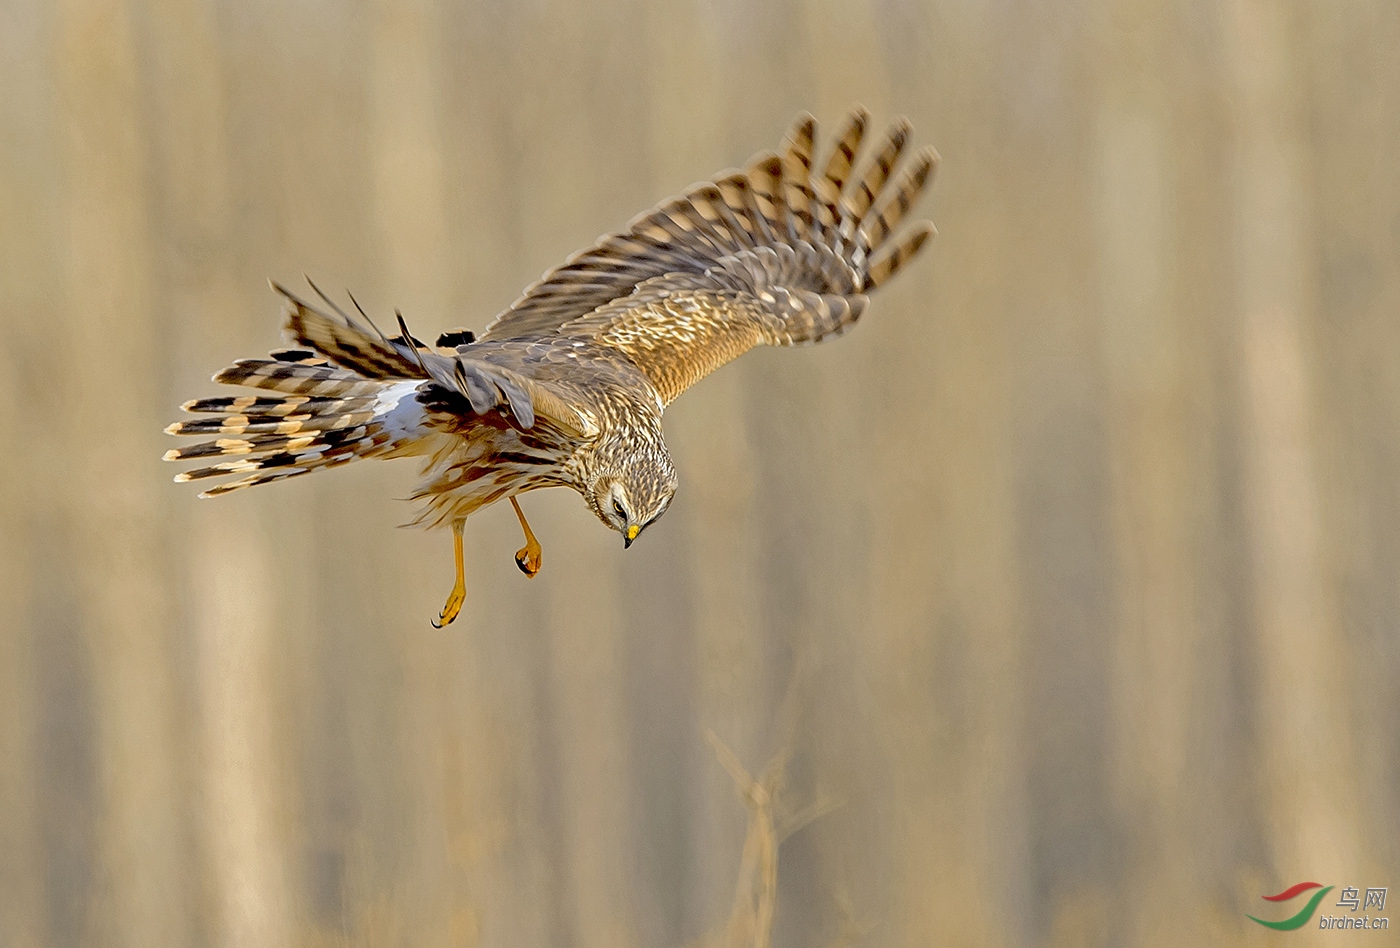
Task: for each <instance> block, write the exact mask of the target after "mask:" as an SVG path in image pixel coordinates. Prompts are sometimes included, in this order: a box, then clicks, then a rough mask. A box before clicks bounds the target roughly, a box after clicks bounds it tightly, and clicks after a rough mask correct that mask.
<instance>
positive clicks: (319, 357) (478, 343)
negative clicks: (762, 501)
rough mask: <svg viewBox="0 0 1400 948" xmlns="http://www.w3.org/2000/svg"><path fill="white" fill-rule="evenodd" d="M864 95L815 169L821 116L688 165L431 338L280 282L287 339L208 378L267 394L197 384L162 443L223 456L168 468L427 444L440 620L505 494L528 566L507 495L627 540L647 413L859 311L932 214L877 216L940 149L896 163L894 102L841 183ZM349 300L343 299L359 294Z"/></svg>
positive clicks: (900, 127) (659, 446) (903, 206)
mask: <svg viewBox="0 0 1400 948" xmlns="http://www.w3.org/2000/svg"><path fill="white" fill-rule="evenodd" d="M867 120H868V114H867V113H866V112H865V111H864V110H863V109H858V110H856V112H855V113H854V114H852V115H851V117H850V118H849V120H848V121H847V124H846V127H845V129H844V130H843V131H842V133H841V136H840V138H838V139H837V141H836V145H835V147H834V148H832V150H831V153H830V155H829V156H828V157H827V158H826V160H825V162H824V164H822V165H821V171H820V173H816V174H814V173H813V172H812V150H813V135H814V132H815V130H816V123H815V121H814V120H813V119H812V117H811V116H809V115H803V116H801V117H799V118H798V120H797V122H796V124H795V125H794V126H793V128H792V131H791V132H789V133H788V136H787V139H786V141H785V142H784V144H783V148H782V152H781V153H780V154H774V153H772V152H765V153H763V154H760V155H758V156H756V157H755V158H754V159H753V160H752V161H751V162H750V163H749V166H748V168H747V169H746V170H744V171H739V172H734V171H731V172H725V173H723V174H721V175H719V176H717V177H716V178H714V179H713V180H712V181H707V182H704V183H702V184H698V185H695V186H693V187H691V188H690V189H689V190H687V191H686V192H685V193H684V194H683V195H681V196H680V197H677V198H673V199H672V200H669V201H666V202H665V203H663V204H661V205H659V206H658V207H657V208H656V209H654V210H652V211H650V212H648V213H646V214H643V215H642V216H640V217H638V218H636V219H635V220H634V221H633V222H632V223H631V224H630V225H629V226H628V227H627V229H626V230H624V231H622V232H620V233H616V234H610V235H608V236H605V237H602V238H600V239H599V240H598V242H597V243H596V244H594V245H593V246H592V247H590V248H588V249H587V250H584V251H581V252H580V253H577V254H575V255H574V256H573V257H570V258H569V260H567V261H566V262H565V263H564V264H563V265H562V266H559V267H557V268H555V269H553V270H551V271H549V272H548V273H546V274H545V275H544V277H543V278H542V279H541V280H540V281H539V282H538V283H536V284H534V285H533V286H531V287H530V288H529V289H527V290H526V291H525V293H524V295H523V296H521V297H520V299H518V300H516V301H515V302H514V303H513V304H511V306H510V308H509V309H507V310H506V311H505V312H503V313H501V314H500V315H499V316H497V317H496V318H495V319H494V320H493V321H492V322H491V324H490V325H489V326H487V328H486V331H485V332H484V333H483V334H482V336H481V337H480V338H479V339H478V338H474V337H473V335H472V333H470V332H467V331H465V330H458V331H455V332H450V333H446V334H444V335H443V336H441V337H440V338H439V339H438V340H437V344H436V345H435V346H431V347H430V346H426V345H424V344H423V343H421V342H419V341H418V340H417V339H415V338H413V336H412V335H411V334H410V333H409V331H408V327H407V326H406V325H405V324H404V321H403V317H402V316H399V318H398V330H399V335H396V336H393V337H389V336H385V335H384V334H383V333H381V332H380V331H379V330H378V328H377V327H374V325H373V323H372V322H371V321H370V320H369V317H368V316H367V315H365V313H364V311H363V310H360V309H359V307H358V304H357V305H356V309H357V310H359V313H360V315H361V316H362V317H364V320H365V322H367V323H369V326H368V327H367V326H366V325H364V324H363V323H361V322H360V321H359V320H357V319H355V318H353V317H352V316H350V315H348V314H347V313H345V312H344V311H343V310H342V309H340V307H338V306H336V305H335V304H334V303H333V302H331V300H330V299H329V298H328V297H326V296H325V294H322V293H321V292H320V290H319V289H317V288H316V287H315V286H314V285H313V286H312V289H313V290H314V291H315V292H316V294H317V295H318V296H320V298H321V300H322V302H324V303H325V305H326V306H327V307H328V308H329V309H331V310H333V311H334V315H331V314H329V313H327V312H324V311H322V310H320V309H317V308H316V307H314V306H312V305H310V304H308V303H306V302H304V301H303V300H300V299H298V298H297V297H295V296H293V295H292V294H291V293H289V292H287V291H286V290H285V289H282V288H281V287H280V286H277V285H276V284H273V288H274V289H275V290H277V291H278V292H279V293H281V294H282V295H283V296H284V297H286V300H287V304H288V314H287V325H286V330H287V333H288V335H290V336H291V338H292V339H294V340H295V342H296V343H297V345H298V346H304V347H306V348H297V349H283V350H278V351H274V352H273V353H271V356H270V358H267V359H243V360H240V361H238V362H235V363H234V364H233V365H232V366H230V367H229V368H227V369H224V370H223V371H222V372H220V373H219V374H218V375H216V376H214V381H215V382H226V383H229V384H233V385H245V386H249V387H251V388H257V389H263V390H266V391H268V392H270V393H277V394H266V395H244V396H226V397H221V398H203V399H199V400H196V401H192V402H188V403H186V404H185V405H184V409H185V410H186V411H190V412H195V413H198V414H212V415H214V416H215V417H212V418H200V419H196V420H192V421H182V422H177V423H175V424H173V425H171V426H170V427H169V428H168V429H166V430H167V431H168V432H169V433H171V434H176V435H213V436H215V440H212V441H206V442H204V443H202V444H197V445H195V446H194V447H189V448H181V449H177V450H172V451H169V452H167V453H166V455H165V457H166V459H167V460H172V461H174V460H189V459H194V458H211V457H223V456H232V457H231V459H230V460H226V461H222V462H220V463H217V464H214V465H212V466H210V467H201V468H198V469H197V470H191V471H185V472H184V473H182V474H179V475H177V476H176V478H175V479H176V480H177V481H192V480H202V479H204V478H208V477H217V476H219V475H224V474H232V475H244V476H242V477H240V478H238V479H236V480H232V481H226V482H224V483H220V484H217V485H215V486H213V487H211V488H210V489H209V490H207V491H205V492H204V493H203V494H201V495H200V496H201V497H212V496H215V495H218V494H225V493H228V492H229V491H233V490H238V489H239V488H241V487H251V486H253V485H255V484H266V483H269V482H271V481H276V480H282V479H284V478H288V477H296V476H297V475H299V474H306V473H309V472H311V471H315V470H320V469H322V468H329V467H335V466H336V465H339V464H345V463H347V462H349V461H353V460H355V459H357V458H395V457H410V456H416V457H424V458H426V459H427V460H426V462H425V464H424V468H423V480H422V482H421V483H420V484H419V485H418V488H417V490H416V491H415V492H414V494H413V497H414V498H415V499H422V500H424V501H426V505H425V506H424V509H423V510H422V512H421V513H420V514H419V515H418V517H417V518H416V520H415V521H414V522H415V523H417V524H421V525H425V526H430V527H436V526H441V525H444V524H446V525H448V526H450V527H451V528H452V534H453V546H454V551H455V553H456V562H457V581H456V584H455V585H454V586H453V588H452V593H451V595H450V596H449V597H448V599H447V603H446V605H444V606H443V608H442V613H441V615H440V616H439V617H438V619H439V621H438V623H434V624H437V625H446V624H447V623H449V622H451V621H452V620H453V619H455V618H456V617H457V613H458V612H459V611H460V610H461V607H462V602H463V599H464V598H465V595H466V582H465V578H464V576H463V570H462V527H463V524H464V523H465V521H466V519H467V517H468V516H469V515H470V514H471V513H472V512H473V511H475V510H477V509H478V508H480V507H483V506H485V505H487V504H490V503H494V502H495V501H497V500H500V499H501V498H502V497H505V498H509V499H510V502H511V504H512V506H514V507H515V512H516V515H517V516H518V517H519V518H520V526H521V527H522V528H523V529H524V532H525V546H524V548H523V549H521V550H520V551H519V552H518V553H516V555H515V561H516V563H517V564H519V566H520V568H521V570H523V571H524V572H525V574H526V575H527V576H534V575H535V573H537V572H538V571H539V568H540V545H539V543H538V542H537V541H536V540H535V536H534V534H533V533H532V532H531V530H530V526H529V524H528V523H527V522H526V520H525V515H524V513H523V512H522V511H521V509H520V504H519V502H518V501H517V500H516V495H517V494H522V493H524V492H525V491H529V490H535V489H536V488H540V487H572V488H573V489H574V490H576V491H578V492H579V493H580V494H582V495H583V499H584V501H585V502H587V504H588V506H589V508H590V509H591V510H592V511H593V512H594V513H595V514H596V515H597V516H598V519H599V520H601V521H603V523H604V524H605V525H607V526H608V527H610V528H611V529H613V530H616V531H617V532H618V533H621V534H622V536H623V538H624V544H625V545H626V546H631V544H632V541H634V540H635V539H637V536H638V534H640V533H641V532H642V531H643V530H644V529H646V527H647V526H648V525H650V524H651V523H653V522H654V521H655V520H656V519H657V518H658V517H660V516H661V515H662V514H663V513H665V512H666V507H667V505H668V504H670V502H671V497H672V495H673V494H674V493H675V491H676V472H675V469H674V468H673V467H672V465H671V455H670V452H668V451H667V449H666V442H665V439H664V438H663V437H662V433H661V415H662V412H663V410H664V409H665V407H666V406H667V405H668V404H670V403H671V401H672V400H673V399H675V398H676V396H678V395H680V394H681V392H683V391H685V390H686V389H687V388H689V387H690V386H691V385H692V384H694V383H695V382H697V381H699V380H700V379H701V378H703V377H705V376H706V375H708V374H709V373H710V372H712V371H714V370H715V369H717V368H719V367H720V366H721V365H724V364H725V363H726V362H729V361H730V360H732V359H734V358H736V357H738V356H740V355H742V354H743V353H745V352H747V351H748V350H749V349H752V348H753V347H755V346H758V345H763V344H766V345H772V346H790V345H800V344H804V343H815V342H820V341H822V340H823V339H826V338H828V337H830V336H835V335H839V334H840V333H842V332H844V331H845V330H847V329H849V328H850V327H851V326H852V325H854V324H855V322H856V320H857V319H859V318H860V315H861V313H862V312H864V310H865V306H866V303H867V302H868V300H869V296H868V294H869V293H870V291H871V290H873V289H875V288H876V287H877V286H880V285H881V284H882V283H884V282H885V281H887V280H888V279H889V278H890V277H892V276H893V275H894V274H895V272H896V271H898V270H899V269H900V267H902V266H903V265H904V264H905V263H907V262H908V261H909V260H910V259H911V258H912V257H913V256H914V255H915V254H916V253H917V252H918V250H919V248H920V247H921V246H922V245H923V243H924V241H925V240H926V239H927V238H928V237H929V236H930V235H931V234H932V233H933V232H934V229H933V225H932V224H930V223H928V222H927V221H925V222H921V223H919V224H917V225H915V226H914V227H912V228H911V229H910V230H909V231H908V233H907V234H906V235H905V236H904V237H903V238H902V239H900V240H898V241H890V240H889V238H890V235H891V233H892V231H893V230H894V228H895V227H896V226H898V224H899V222H900V221H901V220H902V219H903V217H904V215H905V214H906V212H908V210H909V208H910V206H911V205H912V204H913V203H914V201H915V199H916V198H917V197H918V196H919V192H920V191H921V190H922V189H923V186H924V182H925V181H926V180H927V178H928V177H929V174H930V172H931V171H932V170H933V168H934V165H935V164H936V162H937V160H938V155H937V153H936V152H934V151H933V149H931V148H930V149H925V150H922V151H920V152H918V153H917V154H916V155H914V156H913V158H912V159H911V160H910V161H909V162H908V165H907V167H906V169H905V170H904V172H903V173H902V174H901V175H900V177H899V178H898V179H897V180H896V181H895V182H894V183H893V184H890V180H891V172H892V170H893V169H894V166H895V164H896V163H897V162H898V161H899V157H900V154H901V153H902V152H903V151H904V147H905V143H906V141H907V139H908V137H909V124H908V122H906V121H903V120H901V121H898V122H896V123H895V124H894V126H893V128H891V130H890V131H889V132H888V134H886V136H885V137H884V138H883V139H882V140H881V141H880V143H879V145H878V148H877V150H876V152H875V154H874V157H873V158H871V159H870V161H869V162H868V163H867V167H866V168H865V170H864V172H863V174H861V175H860V177H859V178H858V179H855V183H854V184H853V185H852V186H851V187H849V188H848V187H846V184H847V178H848V177H849V176H850V174H851V170H852V166H853V164H854V161H855V155H856V152H857V149H858V148H859V147H860V143H861V139H862V137H863V136H864V134H865V128H866V122H867ZM352 302H353V298H352Z"/></svg>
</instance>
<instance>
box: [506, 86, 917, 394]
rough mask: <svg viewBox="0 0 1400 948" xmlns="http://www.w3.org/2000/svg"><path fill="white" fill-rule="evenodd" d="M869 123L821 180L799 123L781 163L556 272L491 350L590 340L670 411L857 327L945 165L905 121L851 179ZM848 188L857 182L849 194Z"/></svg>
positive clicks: (528, 297) (755, 164)
mask: <svg viewBox="0 0 1400 948" xmlns="http://www.w3.org/2000/svg"><path fill="white" fill-rule="evenodd" d="M868 119H869V116H868V114H867V113H866V112H865V111H864V110H863V109H859V110H857V111H856V112H855V113H853V114H852V115H851V117H850V119H849V120H848V122H847V124H846V127H845V129H844V130H843V132H842V134H841V136H840V137H839V138H838V139H837V140H836V144H835V145H834V147H833V148H832V149H831V152H830V154H829V156H828V157H827V158H826V160H825V162H824V164H823V165H822V170H821V171H820V173H814V172H813V165H812V155H813V150H814V139H815V132H816V122H815V120H814V119H813V118H812V117H811V116H810V115H803V116H801V117H799V118H798V120H797V122H796V124H794V126H793V128H792V130H791V131H790V132H789V133H788V136H787V139H786V141H785V142H784V145H783V150H782V153H781V154H775V153H772V152H767V153H763V154H759V155H757V156H756V157H755V158H754V159H753V160H752V161H751V162H750V163H749V166H748V168H747V169H746V170H745V171H742V172H727V173H725V174H722V175H720V176H718V177H717V178H715V179H714V180H712V181H708V182H704V183H702V184H698V185H695V186H693V187H691V188H690V189H688V190H687V191H686V192H685V193H684V194H683V195H681V196H679V197H676V198H673V199H671V200H669V201H666V202H664V203H663V204H661V205H659V206H658V207H656V208H655V209H654V210H652V211H650V212H648V213H646V214H643V215H641V216H640V217H638V218H637V219H635V220H634V221H633V222H632V223H631V225H629V227H628V228H627V230H626V231H624V232H621V233H617V234H610V235H607V236H605V237H602V238H600V239H599V241H598V242H597V243H596V244H595V245H594V246H592V247H590V248H588V249H587V250H584V251H581V252H580V253H577V254H575V255H574V256H573V257H571V258H569V260H568V261H566V262H565V263H564V264H563V265H562V266H559V267H557V268H555V269H554V270H551V271H550V272H549V273H547V274H545V276H544V277H543V278H542V279H541V280H540V281H539V282H538V283H535V284H534V285H533V286H531V287H529V288H528V289H527V290H526V291H525V293H524V295H523V296H521V298H520V299H518V300H516V302H515V303H513V304H512V305H511V307H510V308H509V309H508V310H506V311H505V312H503V313H501V314H500V315H499V316H497V317H496V319H495V320H493V321H492V323H491V325H490V326H488V327H487V330H486V333H485V335H484V336H483V340H485V341H504V340H526V339H529V340H536V341H538V340H543V339H547V338H549V337H551V336H564V337H572V338H578V339H590V340H594V341H598V342H602V343H604V344H608V345H612V346H615V347H616V348H618V349H619V350H621V351H622V352H623V353H625V354H626V355H627V356H628V358H630V359H631V361H632V362H633V363H634V364H636V365H637V367H638V368H639V369H641V370H642V372H643V373H645V374H646V376H647V377H648V379H649V380H650V381H651V382H652V384H653V385H654V386H655V387H656V389H657V391H658V393H659V394H660V395H661V398H662V401H663V402H665V403H670V402H671V401H672V400H673V399H674V398H676V396H678V395H679V394H680V393H681V392H683V391H684V390H685V389H686V388H687V387H689V386H690V385H692V384H694V383H695V382H696V381H698V380H699V379H701V378H703V377H704V376H705V375H707V374H708V373H709V372H711V371H713V370H714V369H716V368H718V367H719V366H721V365H723V364H724V363H726V362H728V361H730V360H731V359H734V358H736V357H738V356H739V355H741V354H742V353H744V352H746V351H748V350H749V349H751V348H753V347H754V346H757V345H761V344H768V345H799V344H804V343H814V342H820V341H821V340H823V339H825V338H827V337H829V336H834V335H838V334H840V333H841V332H844V331H845V330H846V329H848V328H850V326H852V325H853V324H854V323H855V322H856V320H857V319H859V318H860V315H861V313H862V312H863V311H864V309H865V306H866V303H867V302H868V299H869V297H868V294H869V293H870V291H871V290H873V289H875V288H876V287H878V286H880V285H881V284H882V283H884V282H886V281H887V280H889V279H890V278H891V277H892V276H894V274H895V273H896V272H898V270H899V269H900V268H901V267H902V266H903V265H904V264H905V263H907V262H908V261H909V260H910V259H912V258H913V256H914V255H915V254H917V253H918V251H919V249H920V247H922V245H923V243H924V241H925V240H927V239H928V237H929V236H930V235H932V234H933V233H934V228H933V225H932V224H931V223H929V222H928V221H921V222H919V223H917V224H915V225H914V226H913V227H911V228H910V229H909V231H908V232H907V233H906V234H905V235H904V236H903V237H902V238H901V239H899V240H896V241H892V240H890V237H891V235H892V234H893V232H894V230H895V228H896V227H898V225H899V224H900V222H901V221H902V220H903V219H904V216H905V215H906V214H907V213H908V211H909V209H910V207H911V206H912V205H913V203H914V202H915V200H917V198H918V196H919V194H920V192H921V191H922V190H923V187H924V184H925V182H926V181H927V180H928V178H929V175H930V174H931V173H932V171H933V170H934V168H935V166H936V164H937V161H938V155H937V153H936V152H935V151H934V150H933V149H932V148H926V149H923V150H921V151H919V152H918V153H917V154H915V155H914V157H913V158H912V159H911V160H910V161H909V162H908V163H907V167H906V168H905V169H904V171H903V172H902V173H901V174H900V175H899V177H898V178H895V179H892V173H893V171H894V168H895V165H896V164H897V163H898V162H899V159H900V156H901V154H902V153H903V152H904V149H905V145H906V143H907V142H908V138H909V130H910V129H909V123H908V122H907V121H904V120H900V121H897V122H896V123H895V124H894V126H893V127H892V128H891V129H890V131H889V132H888V134H886V136H885V137H884V139H883V140H882V141H881V142H880V144H879V146H878V147H877V149H876V151H875V154H874V155H873V157H871V158H870V159H869V161H868V162H867V163H866V167H865V169H864V171H863V173H862V174H861V175H860V176H859V177H858V178H856V179H851V181H848V179H850V178H851V171H852V169H853V166H854V164H855V158H856V153H857V151H858V149H859V148H860V144H861V140H862V138H863V137H864V135H865V129H866V124H867V122H868ZM852 182H853V183H852Z"/></svg>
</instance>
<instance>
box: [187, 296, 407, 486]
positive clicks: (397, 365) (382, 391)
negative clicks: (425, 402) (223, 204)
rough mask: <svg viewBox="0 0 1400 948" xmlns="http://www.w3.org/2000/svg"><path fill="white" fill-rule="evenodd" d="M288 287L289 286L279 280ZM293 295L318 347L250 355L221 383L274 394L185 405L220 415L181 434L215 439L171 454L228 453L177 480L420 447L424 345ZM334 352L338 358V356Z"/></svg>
mask: <svg viewBox="0 0 1400 948" xmlns="http://www.w3.org/2000/svg"><path fill="white" fill-rule="evenodd" d="M279 289H280V288H279ZM283 292H284V295H287V297H288V299H289V300H290V301H291V304H292V305H291V309H290V310H289V314H288V327H287V328H288V330H289V332H290V333H291V335H292V336H293V337H294V338H295V339H296V340H297V341H298V342H301V343H303V344H304V345H309V346H312V347H314V349H315V351H312V350H311V349H281V350H277V351H275V352H273V353H271V354H270V356H269V357H268V358H266V359H241V360H239V361H238V362H235V363H234V364H233V365H231V366H229V367H228V368H226V369H224V370H223V371H221V372H220V373H219V374H218V375H215V376H214V381H215V382H222V383H225V384H229V385H243V386H247V387H249V388H256V389H262V390H264V391H265V392H266V394H258V395H237V396H221V397H218V398H201V399H196V400H194V401H191V402H186V403H185V404H184V406H182V407H183V408H184V410H185V411H188V412H192V413H194V414H197V415H207V416H210V417H201V418H196V419H193V420H190V421H178V422H176V423H175V424H173V425H171V426H170V427H168V428H166V429H165V430H166V432H167V433H169V434H173V435H198V436H205V437H210V436H212V440H207V441H202V442H200V443H199V444H196V445H193V446H192V447H188V448H175V449H173V450H171V451H167V452H166V454H165V459H166V460H167V461H188V460H194V459H198V458H227V459H228V460H221V461H219V462H218V463H216V464H212V465H209V466H207V467H200V468H196V469H194V470H190V471H184V472H182V473H180V474H177V475H176V476H175V480H177V481H195V480H203V479H206V478H212V477H221V476H224V475H238V474H241V475H244V476H242V477H240V478H238V479H236V480H231V481H226V482H224V483H221V484H216V485H214V486H212V487H210V488H209V489H208V490H206V491H204V492H203V493H202V494H200V496H201V497H214V496H217V495H219V494H227V493H229V492H230V491H235V490H239V489H240V488H244V487H253V486H255V485H257V484H267V483H270V482H272V481H279V480H285V479H286V478H289V477H297V476H298V475H301V474H309V473H311V472H312V471H318V470H322V469H325V468H331V467H337V466H339V465H341V464H347V463H349V462H350V461H354V460H358V459H360V458H372V457H385V456H390V455H403V454H412V453H418V452H417V451H415V450H414V446H415V443H416V441H418V440H419V439H421V438H422V436H423V434H424V432H423V431H422V429H421V422H422V419H423V409H422V406H421V405H419V404H418V402H417V399H416V391H417V389H418V387H419V385H420V384H421V383H422V380H423V379H424V377H425V376H424V373H423V372H422V371H421V370H420V369H419V366H418V365H417V364H416V363H415V362H414V361H412V360H411V359H410V358H408V357H407V356H406V354H405V351H404V350H405V349H409V350H410V351H411V348H416V347H417V346H420V345H421V343H418V342H417V341H416V340H413V339H412V338H411V337H409V336H408V334H407V333H406V332H405V333H404V335H403V337H402V339H403V344H402V345H398V344H397V343H398V342H399V339H397V338H396V339H393V340H390V339H387V338H385V337H383V336H379V337H376V336H374V335H372V334H370V333H369V332H366V331H364V330H363V329H362V327H360V326H359V325H358V324H356V323H354V322H353V321H348V320H347V321H345V322H336V321H335V320H331V319H329V318H327V317H325V316H324V314H321V313H318V312H316V311H315V310H311V309H309V308H307V307H305V306H304V305H303V304H301V303H300V302H299V301H297V300H296V299H295V298H294V297H291V295H290V294H286V293H285V291H283ZM331 360H334V362H332V361H331Z"/></svg>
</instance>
